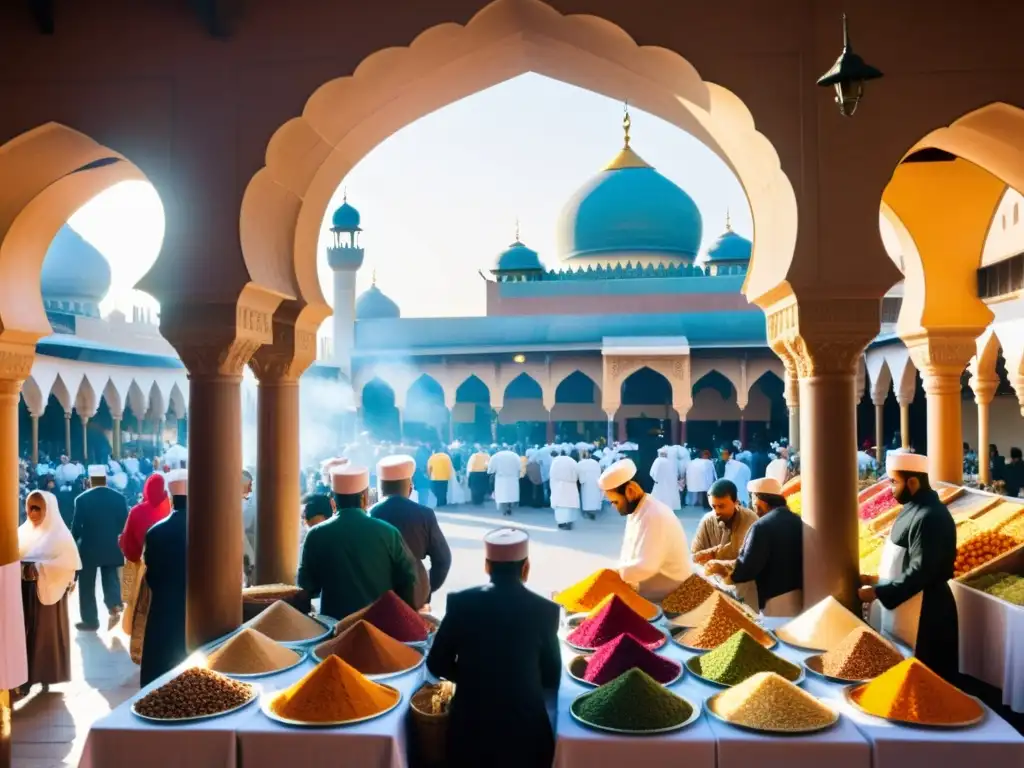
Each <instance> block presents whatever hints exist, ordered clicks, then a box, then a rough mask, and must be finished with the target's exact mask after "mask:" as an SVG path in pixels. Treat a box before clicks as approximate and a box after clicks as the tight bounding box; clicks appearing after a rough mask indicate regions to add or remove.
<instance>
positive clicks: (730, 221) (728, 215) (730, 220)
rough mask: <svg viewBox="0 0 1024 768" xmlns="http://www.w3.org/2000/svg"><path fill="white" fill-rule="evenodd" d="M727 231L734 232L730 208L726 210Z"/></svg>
mask: <svg viewBox="0 0 1024 768" xmlns="http://www.w3.org/2000/svg"><path fill="white" fill-rule="evenodd" d="M725 231H726V232H732V216H731V215H730V214H729V207H728V206H726V208H725Z"/></svg>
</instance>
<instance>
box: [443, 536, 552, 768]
mask: <svg viewBox="0 0 1024 768" xmlns="http://www.w3.org/2000/svg"><path fill="white" fill-rule="evenodd" d="M484 554H485V557H486V563H485V570H486V571H487V575H488V576H489V577H490V583H489V584H486V585H484V586H480V587H472V588H470V589H466V590H463V591H461V592H454V593H452V594H450V595H448V606H447V611H446V612H445V616H444V620H443V621H442V622H441V626H440V628H439V629H438V631H437V635H436V636H435V638H434V643H433V645H432V646H431V648H430V654H429V655H428V656H427V668H428V669H429V670H430V672H431V674H433V675H435V676H436V677H441V678H446V679H448V680H451V681H452V682H454V683H455V684H456V687H455V698H454V699H453V700H452V704H451V715H450V724H449V735H448V756H447V757H448V760H447V763H446V764H447V765H448V766H450V767H451V768H482V766H487V767H488V768H548V766H550V765H551V763H552V760H553V758H554V752H555V740H554V734H553V732H552V729H551V721H550V719H549V718H548V714H547V708H546V704H545V699H546V698H551V697H552V694H553V692H554V691H556V690H557V689H558V684H559V681H560V680H561V677H562V661H561V649H560V648H559V643H558V620H559V608H558V606H557V605H555V604H554V603H552V602H551V601H550V600H546V599H544V598H543V597H541V596H540V595H538V594H536V593H534V592H531V591H530V590H529V589H527V588H526V586H525V584H524V582H525V581H526V580H527V578H528V577H529V575H530V560H529V536H528V535H527V533H526V532H525V531H522V530H519V529H517V528H499V529H497V530H494V531H490V532H489V533H487V534H486V535H485V536H484ZM482 627H486V628H487V629H486V631H481V628H482ZM496 669H500V670H501V675H500V680H499V679H498V678H496V677H495V674H494V671H495V670H496Z"/></svg>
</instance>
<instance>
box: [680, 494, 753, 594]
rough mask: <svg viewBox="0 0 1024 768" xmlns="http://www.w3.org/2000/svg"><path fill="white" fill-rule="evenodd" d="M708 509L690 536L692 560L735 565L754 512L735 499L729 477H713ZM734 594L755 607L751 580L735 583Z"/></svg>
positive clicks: (703, 562)
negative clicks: (735, 590) (723, 478)
mask: <svg viewBox="0 0 1024 768" xmlns="http://www.w3.org/2000/svg"><path fill="white" fill-rule="evenodd" d="M708 501H709V502H711V511H710V512H708V513H707V514H706V515H704V517H702V518H701V521H700V523H699V524H698V526H697V533H696V535H695V536H694V537H693V545H692V551H693V561H694V562H695V563H700V564H701V565H704V564H706V563H709V562H711V561H712V560H722V561H725V563H726V564H727V565H729V566H733V565H735V562H736V558H737V557H739V554H740V548H741V547H742V546H743V541H744V539H746V537H747V531H749V530H750V526H752V525H753V524H754V523H756V522H757V513H756V512H754V510H752V509H747V508H746V507H744V506H743V505H742V504H740V503H739V501H738V496H737V493H736V486H735V485H733V482H732V480H716V481H715V483H714V485H712V486H711V490H709V491H708ZM737 594H738V595H739V597H741V598H742V599H743V602H745V603H746V604H747V605H749V606H751V607H752V608H757V591H756V588H755V587H754V583H753V582H748V583H746V584H740V585H737Z"/></svg>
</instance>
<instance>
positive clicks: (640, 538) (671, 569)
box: [598, 459, 691, 602]
mask: <svg viewBox="0 0 1024 768" xmlns="http://www.w3.org/2000/svg"><path fill="white" fill-rule="evenodd" d="M635 477H636V464H634V463H633V462H632V460H630V459H623V460H622V461H619V462H616V463H615V464H613V465H612V466H611V467H609V468H608V469H607V470H605V472H604V473H603V474H602V475H601V477H600V479H599V480H598V485H599V486H600V488H601V490H602V491H604V493H605V495H606V496H607V497H608V500H609V501H611V503H612V504H613V505H614V506H615V508H616V509H617V510H618V512H619V514H620V515H622V516H623V517H625V518H626V531H625V533H624V534H623V537H622V551H621V553H620V555H619V565H618V572H619V575H620V576H621V577H622V579H623V581H625V582H626V583H627V584H629V585H630V586H632V587H633V588H634V589H636V590H637V591H638V592H639V593H640V594H641V595H642V596H643V597H645V598H647V599H648V600H651V601H653V602H661V600H662V598H664V597H665V596H666V595H667V594H669V593H670V592H672V590H674V589H675V588H676V587H678V586H679V585H680V584H682V583H683V581H684V580H685V579H686V578H687V577H688V576H689V575H690V569H691V566H690V550H689V547H687V546H686V534H685V533H684V532H683V525H682V523H680V522H679V518H677V517H676V516H675V513H673V512H672V510H671V509H669V508H668V507H667V506H666V505H664V504H662V503H661V502H660V501H658V500H657V499H656V498H654V497H653V496H651V495H650V494H647V493H644V490H643V488H641V487H640V485H639V484H638V483H637V482H636V480H635V479H634V478H635Z"/></svg>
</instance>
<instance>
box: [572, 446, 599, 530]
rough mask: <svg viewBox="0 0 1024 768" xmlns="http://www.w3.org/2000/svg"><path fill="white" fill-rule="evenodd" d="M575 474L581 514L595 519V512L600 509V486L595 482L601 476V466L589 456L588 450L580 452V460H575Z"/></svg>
mask: <svg viewBox="0 0 1024 768" xmlns="http://www.w3.org/2000/svg"><path fill="white" fill-rule="evenodd" d="M576 474H577V476H578V477H579V480H580V507H581V508H582V510H583V516H584V517H586V518H589V519H590V520H596V519H597V513H598V512H600V511H601V488H600V487H599V486H598V484H597V478H599V477H600V476H601V466H600V465H599V464H598V463H597V461H595V460H594V459H592V458H590V452H589V451H587V450H583V451H581V452H580V460H579V461H578V462H576Z"/></svg>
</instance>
